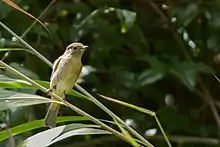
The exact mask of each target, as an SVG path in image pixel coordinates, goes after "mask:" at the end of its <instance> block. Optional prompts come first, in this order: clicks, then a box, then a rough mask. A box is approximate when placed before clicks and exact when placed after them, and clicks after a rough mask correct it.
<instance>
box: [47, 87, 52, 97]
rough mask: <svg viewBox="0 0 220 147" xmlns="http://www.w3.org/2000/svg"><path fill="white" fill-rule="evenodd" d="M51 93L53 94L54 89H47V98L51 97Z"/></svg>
mask: <svg viewBox="0 0 220 147" xmlns="http://www.w3.org/2000/svg"><path fill="white" fill-rule="evenodd" d="M51 92H52V89H51V88H49V89H47V91H46V94H47V96H49V94H50V93H51Z"/></svg>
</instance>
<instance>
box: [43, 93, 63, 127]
mask: <svg viewBox="0 0 220 147" xmlns="http://www.w3.org/2000/svg"><path fill="white" fill-rule="evenodd" d="M59 96H60V97H62V98H64V97H65V95H64V94H62V95H59ZM59 109H60V104H57V103H51V104H50V106H49V109H48V111H47V114H46V116H45V119H44V124H45V126H48V127H50V128H54V127H55V126H56V118H57V115H58V112H59Z"/></svg>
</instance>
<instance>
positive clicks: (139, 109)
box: [98, 94, 172, 147]
mask: <svg viewBox="0 0 220 147" xmlns="http://www.w3.org/2000/svg"><path fill="white" fill-rule="evenodd" d="M98 95H99V96H100V97H101V98H104V99H106V100H109V101H112V102H115V103H118V104H120V105H123V106H126V107H129V108H132V109H135V110H137V111H140V112H142V113H145V114H150V115H152V116H153V117H154V118H155V120H156V122H157V124H158V126H159V128H160V130H161V132H162V134H163V136H164V138H165V140H166V142H167V144H168V146H169V147H172V145H171V143H170V141H169V139H168V137H167V135H166V133H165V131H164V130H163V128H162V126H161V124H160V122H159V120H158V118H157V116H156V114H155V112H153V111H150V110H147V109H145V108H141V107H138V106H135V105H132V104H129V103H126V102H123V101H119V100H116V99H113V98H110V97H107V96H104V95H101V94H98Z"/></svg>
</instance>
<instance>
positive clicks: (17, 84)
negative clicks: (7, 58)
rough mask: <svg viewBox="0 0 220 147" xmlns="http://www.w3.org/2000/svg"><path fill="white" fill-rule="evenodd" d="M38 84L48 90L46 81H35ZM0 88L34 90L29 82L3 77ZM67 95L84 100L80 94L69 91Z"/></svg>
mask: <svg viewBox="0 0 220 147" xmlns="http://www.w3.org/2000/svg"><path fill="white" fill-rule="evenodd" d="M35 82H37V83H38V84H40V85H42V86H44V87H46V88H49V85H50V83H49V82H48V81H40V80H35ZM0 88H22V89H36V87H34V86H33V85H31V84H30V83H29V82H27V81H24V80H20V79H15V78H9V77H6V76H4V75H0ZM67 94H69V95H72V96H76V97H80V98H84V95H82V94H81V93H79V92H77V91H75V90H71V91H69V92H68V93H67Z"/></svg>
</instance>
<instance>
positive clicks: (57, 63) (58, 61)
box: [51, 56, 62, 75]
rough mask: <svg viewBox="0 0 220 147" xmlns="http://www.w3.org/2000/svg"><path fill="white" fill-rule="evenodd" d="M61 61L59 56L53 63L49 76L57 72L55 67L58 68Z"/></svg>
mask: <svg viewBox="0 0 220 147" xmlns="http://www.w3.org/2000/svg"><path fill="white" fill-rule="evenodd" d="M61 59H62V56H60V57H59V58H58V59H56V60H55V61H54V63H53V71H52V73H51V75H53V74H54V72H55V71H56V70H57V67H58V65H59V63H60V60H61Z"/></svg>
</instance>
